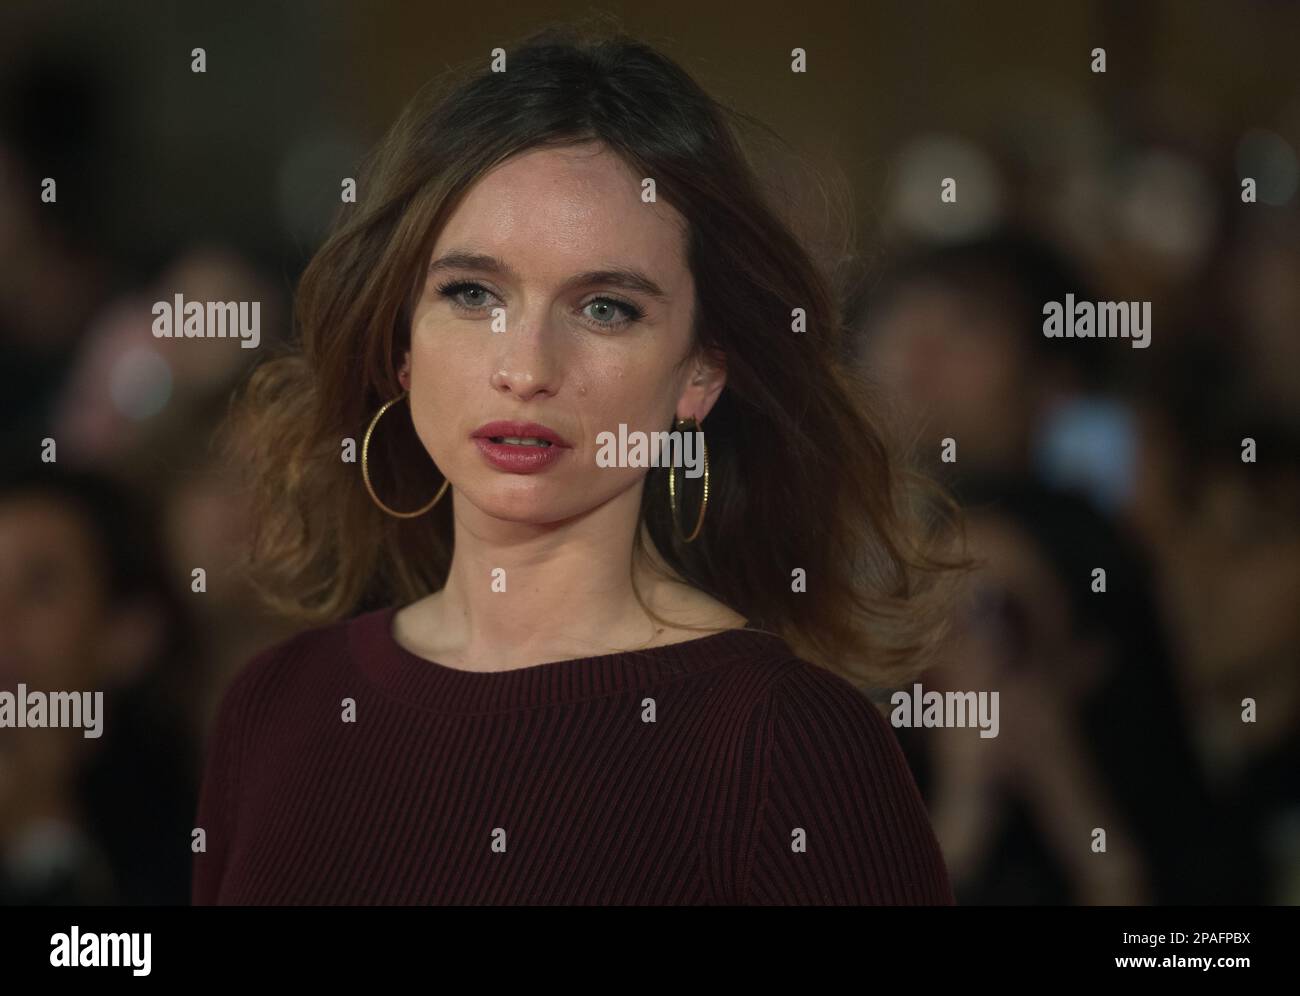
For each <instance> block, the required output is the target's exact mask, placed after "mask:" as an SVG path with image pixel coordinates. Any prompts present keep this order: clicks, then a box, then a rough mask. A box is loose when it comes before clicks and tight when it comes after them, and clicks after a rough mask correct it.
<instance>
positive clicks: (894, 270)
mask: <svg viewBox="0 0 1300 996" xmlns="http://www.w3.org/2000/svg"><path fill="white" fill-rule="evenodd" d="M591 11H602V12H609V13H610V14H612V15H614V16H615V17H617V18H618V19H619V20H620V22H621V23H622V25H623V26H624V27H626V28H627V29H628V30H629V31H631V32H633V33H635V34H638V35H641V36H643V37H644V38H645V40H647V41H650V42H652V43H655V44H658V45H660V46H662V47H663V48H664V49H665V50H666V51H667V52H668V54H670V55H672V56H673V57H675V58H677V59H678V60H679V61H681V63H682V64H683V65H684V66H685V68H687V69H688V70H689V71H690V72H692V73H693V74H695V75H696V77H697V78H698V79H699V80H700V82H701V83H702V84H703V85H704V86H705V87H706V88H708V89H709V90H710V91H712V92H713V93H714V94H715V95H717V96H718V97H720V98H721V99H723V100H724V101H727V102H729V103H732V104H733V105H735V106H737V107H739V108H740V109H742V110H744V111H747V112H749V113H751V114H754V115H756V116H758V117H759V118H761V119H763V120H764V121H766V122H767V123H769V124H770V125H771V126H772V127H773V128H774V129H775V130H776V131H777V132H778V133H780V134H781V135H782V136H784V137H785V138H786V139H787V140H788V142H789V143H790V145H791V146H792V147H793V149H794V150H795V151H796V154H797V155H796V159H797V160H798V165H799V166H800V168H803V169H805V170H806V171H807V172H806V175H807V176H809V177H820V178H825V180H826V186H825V187H823V186H822V185H821V182H820V180H808V181H807V182H803V181H800V180H799V179H798V178H797V177H798V175H800V174H797V173H795V174H788V175H787V178H786V181H785V182H786V184H787V186H786V187H785V188H784V189H785V192H786V194H787V195H789V197H790V202H789V203H788V205H787V207H788V208H789V210H790V212H791V215H792V218H793V219H794V220H795V221H796V222H798V223H800V225H801V231H805V232H807V233H816V234H815V235H814V234H809V235H808V237H809V238H817V239H819V240H821V241H820V242H819V245H821V246H823V247H825V246H830V247H834V246H835V245H836V244H837V243H836V239H837V238H838V237H839V236H841V235H843V233H844V232H845V231H854V232H856V234H857V238H858V245H859V249H860V251H861V253H862V260H861V261H862V263H863V264H864V269H863V272H864V274H865V278H864V279H862V280H859V281H857V282H856V283H853V284H852V285H851V286H850V289H851V291H852V293H851V295H850V296H849V298H848V301H847V307H848V315H849V319H850V321H851V323H852V326H853V329H854V331H855V334H856V339H855V344H854V351H855V352H854V360H855V362H858V363H861V364H863V365H864V367H865V368H866V369H867V370H868V371H869V372H870V373H871V375H872V376H873V377H874V378H875V379H876V380H877V381H878V382H879V383H880V385H881V387H882V389H883V390H884V391H885V392H886V396H888V397H890V398H891V399H892V407H891V409H890V410H891V412H892V413H893V415H894V416H895V418H894V421H896V422H897V429H898V431H899V432H900V433H902V434H903V439H904V442H906V443H907V444H908V445H910V446H911V447H912V450H913V452H914V454H915V455H916V457H917V459H918V460H919V461H920V462H921V463H922V464H923V465H924V466H925V468H926V469H927V470H928V471H929V472H930V473H932V474H934V475H935V476H937V477H939V478H940V479H941V480H942V481H943V482H944V483H945V484H946V485H947V486H948V487H949V488H950V489H951V490H952V491H953V493H954V494H956V495H957V496H958V498H959V499H960V500H961V502H962V503H963V505H964V506H965V507H966V509H967V514H968V517H969V533H970V540H971V544H972V552H973V553H975V554H976V556H978V557H979V558H980V561H981V565H982V566H981V568H980V569H979V570H978V571H976V572H975V573H973V574H972V575H971V576H970V578H969V583H968V584H967V587H966V591H965V593H964V597H963V600H962V610H961V614H960V617H959V618H958V619H957V620H956V625H955V626H954V631H953V634H952V637H951V639H950V642H949V645H948V646H947V647H946V648H945V651H944V655H943V659H942V663H941V664H940V665H939V666H938V667H937V668H936V669H935V670H933V671H931V672H929V673H927V674H926V675H925V676H924V679H923V681H924V684H925V686H926V687H927V688H950V689H959V690H991V689H997V690H999V692H1000V695H1001V734H1000V736H999V737H998V738H996V739H994V740H984V739H980V738H978V737H977V736H975V735H974V733H973V731H971V730H900V731H899V735H900V740H901V741H902V742H903V745H904V748H905V750H906V752H907V755H908V757H909V760H910V761H911V763H912V765H913V769H914V771H915V773H916V775H917V778H918V781H919V783H920V784H921V787H922V790H923V793H924V794H925V796H926V800H927V804H928V805H929V807H930V811H931V815H932V817H933V819H934V822H935V827H936V831H937V832H938V834H939V837H940V841H941V843H942V845H943V847H944V852H945V855H946V857H947V860H948V862H949V866H950V871H951V873H952V875H953V879H954V884H955V887H956V891H957V896H958V900H959V901H960V902H963V903H1041V904H1066V903H1069V904H1073V903H1176V902H1188V903H1212V902H1244V903H1288V904H1294V903H1297V902H1300V798H1298V792H1297V789H1298V787H1300V777H1297V772H1298V771H1300V764H1298V763H1297V762H1300V740H1298V739H1297V737H1298V736H1300V611H1298V610H1300V522H1298V519H1297V509H1300V471H1298V469H1297V468H1298V467H1300V463H1298V462H1297V455H1298V453H1300V384H1298V383H1297V381H1298V379H1300V355H1298V354H1300V191H1298V189H1297V188H1298V186H1300V165H1298V163H1297V154H1298V150H1300V4H1297V3H1294V2H1290V0H1245V2H1235V3H1227V2H1224V3H1203V4H1202V3H1197V4H1190V3H1181V2H1173V0H1170V2H1161V3H1155V2H1152V3H1142V4H1133V3H1128V2H1120V0H1116V2H1080V0H1073V2H1056V3H1052V4H1025V3H1020V2H1001V3H982V4H978V5H975V4H970V5H958V4H931V3H920V2H916V0H907V2H894V3H874V4H870V5H848V4H845V5H844V6H843V7H842V8H839V7H835V6H832V5H820V4H811V5H810V4H799V5H797V8H790V6H789V5H785V4H774V3H760V4H747V5H744V7H743V9H742V8H740V7H734V6H733V7H732V8H731V9H729V10H710V9H703V8H701V7H700V5H697V4H686V3H676V2H672V0H664V2H660V3H657V4H655V5H653V8H648V7H641V6H638V5H635V4H605V5H582V4H563V3H556V4H550V5H545V6H544V5H540V4H538V5H534V6H533V7H532V8H531V9H528V10H527V11H526V12H523V13H521V11H520V9H519V8H518V7H517V6H516V5H513V4H505V3H498V2H486V3H480V4H477V5H475V7H474V8H473V9H472V10H464V9H457V8H454V7H451V6H448V5H437V4H427V3H414V2H409V3H408V2H399V3H364V4H363V3H360V2H354V3H343V2H324V3H305V2H274V0H269V2H263V3H259V4H255V5H219V6H216V7H212V8H211V9H209V5H199V4H191V5H184V4H177V5H173V4H163V3H133V4H113V5H109V4H93V3H64V2H58V0H41V2H38V3H22V2H12V0H11V2H9V3H6V4H5V6H4V9H3V11H0V357H3V359H2V360H0V431H2V432H3V451H2V452H0V461H2V463H0V688H3V689H6V690H10V691H12V690H14V689H15V688H16V686H17V684H18V683H19V682H26V683H27V684H28V686H29V687H32V688H39V687H46V688H51V689H55V688H58V689H91V688H94V689H103V690H105V692H106V698H107V700H108V718H107V721H106V725H105V729H106V734H105V736H104V737H103V739H102V740H84V739H82V738H81V737H80V734H79V732H77V731H46V732H48V733H50V734H51V735H50V736H36V735H33V733H32V731H16V730H0V850H2V851H3V865H2V866H0V902H4V903H10V904H14V903H47V902H73V903H101V902H128V903H168V902H177V903H184V902H187V901H188V886H189V862H190V851H189V839H190V838H189V834H190V829H191V827H192V820H193V811H194V803H195V799H196V792H197V777H198V771H199V758H200V757H201V750H202V745H203V741H204V738H205V737H206V735H207V731H208V729H209V724H210V722H211V718H212V715H213V710H214V708H215V705H216V702H217V701H218V699H219V696H220V694H221V692H222V691H223V690H224V688H225V686H226V683H227V682H228V681H229V679H230V677H231V675H232V674H233V673H234V672H235V671H236V670H237V669H238V668H239V667H240V666H241V665H242V664H244V663H245V662H246V661H247V660H248V658H249V657H250V656H251V654H252V653H254V652H255V651H257V650H259V649H261V648H262V647H264V646H266V645H267V644H269V643H270V642H272V641H273V640H275V639H278V638H279V637H281V636H284V635H287V634H288V633H289V632H291V630H292V627H291V626H289V625H288V624H286V622H285V621H283V620H278V619H275V618H272V617H270V616H268V615H267V614H266V613H264V612H263V611H262V610H261V609H259V607H258V606H257V604H256V603H255V601H254V599H253V598H252V594H251V592H250V591H249V590H248V588H247V586H246V585H245V584H244V582H243V581H242V580H241V579H240V577H239V574H238V572H237V571H236V570H235V569H234V567H235V561H236V556H237V553H238V550H239V543H240V540H241V538H242V537H243V536H245V535H246V534H247V531H248V526H247V519H246V513H245V508H244V502H243V496H242V494H241V493H240V489H239V486H238V485H237V483H236V477H235V475H234V474H233V473H232V472H231V468H229V467H227V466H224V465H223V464H222V462H221V460H220V459H219V458H218V457H217V456H216V454H215V452H214V450H213V448H212V447H211V446H210V440H211V434H212V430H213V429H214V427H215V426H216V424H217V421H218V420H219V419H220V417H221V415H222V413H223V412H224V410H225V406H226V404H227V401H228V398H229V396H230V392H231V390H232V388H233V387H234V385H235V384H237V383H238V381H239V379H240V378H241V377H242V376H243V375H244V374H245V373H246V372H247V369H248V367H249V365H250V364H252V363H254V362H256V361H257V359H258V358H259V357H260V356H262V355H264V351H265V350H266V349H267V348H271V347H273V346H274V344H276V343H277V342H280V341H283V340H284V339H286V338H287V337H288V334H289V328H288V316H289V314H290V311H289V301H290V297H291V292H292V288H293V286H294V283H295V281H296V279H297V276H298V274H299V273H300V272H301V269H302V267H303V265H304V264H305V262H306V260H307V259H308V258H309V257H310V254H311V253H312V251H313V250H314V249H315V247H316V246H317V245H318V244H319V242H320V240H321V238H322V236H323V233H324V232H325V230H326V227H327V225H328V223H329V222H330V220H331V219H332V218H333V216H334V214H335V212H336V211H337V210H338V208H339V192H340V182H341V180H342V178H343V177H349V176H355V175H356V169H357V165H358V161H359V158H360V157H361V155H362V154H363V153H364V152H365V151H366V150H367V149H368V148H369V147H370V146H371V145H372V144H373V143H374V141H376V140H377V138H378V137H379V136H380V135H381V134H382V132H383V130H384V129H385V128H386V127H387V125H388V124H389V123H390V122H391V121H392V120H393V118H394V116H395V115H396V113H397V112H398V110H399V108H400V107H401V106H402V104H403V103H404V102H405V101H406V100H407V99H408V98H409V97H410V96H411V95H412V94H413V92H414V91H415V89H416V88H417V87H418V86H419V85H420V84H422V83H423V82H425V81H426V80H427V79H428V78H429V77H430V76H432V75H433V74H434V73H436V72H438V71H440V70H442V69H443V68H444V67H445V66H447V65H448V64H450V63H459V62H461V61H462V60H465V59H468V58H481V59H482V60H483V62H484V64H486V62H487V60H488V58H489V52H490V50H491V49H492V48H493V47H496V46H503V47H508V46H509V45H510V44H511V43H512V42H513V41H514V40H515V39H516V38H517V37H519V36H520V35H522V34H523V33H524V32H526V31H527V30H529V29H531V28H535V27H540V26H542V25H543V24H544V23H547V22H549V21H553V20H563V19H568V18H570V17H573V16H577V15H582V14H586V13H589V12H591ZM195 47H202V48H203V49H205V52H206V59H207V66H206V72H204V73H194V72H192V71H191V58H192V57H191V50H192V49H194V48H195ZM795 47H802V48H804V49H806V50H807V53H808V70H809V71H808V72H807V73H805V74H794V73H791V72H790V69H789V64H790V51H791V49H792V48H795ZM1097 47H1101V48H1104V49H1105V51H1106V71H1105V73H1094V72H1093V71H1091V68H1090V67H1091V64H1092V60H1093V57H1092V54H1091V53H1092V50H1093V49H1094V48H1097ZM791 176H794V177H795V179H790V177H791ZM47 177H49V178H53V179H55V180H56V183H57V200H56V201H55V202H53V203H46V202H43V201H42V199H41V190H42V182H43V180H44V179H45V178H47ZM945 177H952V178H954V179H956V181H957V192H958V197H957V201H956V203H941V202H940V198H939V189H940V182H941V181H942V180H943V179H944V178H945ZM1247 177H1249V178H1252V179H1253V180H1254V181H1255V183H1256V200H1255V202H1253V203H1244V202H1243V200H1242V196H1241V190H1242V180H1243V179H1244V178H1247ZM837 183H839V184H841V185H843V187H844V189H846V190H847V191H848V192H849V194H850V196H851V198H852V200H851V202H849V203H850V214H849V215H848V216H846V217H844V219H843V221H844V224H842V225H840V224H835V223H834V222H835V218H836V215H835V212H834V210H833V208H834V205H835V203H836V202H835V201H834V200H833V198H826V197H824V196H823V195H825V194H826V192H827V191H828V190H832V191H833V190H834V189H835V184H837ZM828 218H829V219H830V220H831V224H827V219H828ZM805 222H806V224H804V223H805ZM822 258H824V259H826V260H827V261H828V262H830V263H837V262H841V260H839V259H838V258H837V257H836V256H835V254H834V249H833V248H831V249H828V250H826V251H825V252H824V253H822ZM177 293H182V294H183V295H184V296H185V298H186V299H187V300H237V301H238V300H244V301H254V300H255V301H260V302H261V307H262V323H261V328H262V340H261V343H262V344H261V348H260V349H241V348H239V343H238V342H237V341H234V340H229V339H227V340H189V341H187V342H186V343H185V347H184V348H183V349H175V348H169V347H172V346H175V345H178V344H177V343H175V342H174V341H171V340H163V339H155V338H154V337H153V336H152V335H151V332H150V326H151V322H152V314H151V311H150V309H151V306H152V304H153V302H155V301H158V300H167V301H170V300H171V299H172V298H173V296H174V295H175V294H177ZM1066 293H1073V294H1074V295H1075V297H1076V299H1080V300H1083V299H1087V300H1094V301H1098V300H1113V301H1149V302H1151V306H1152V315H1153V329H1152V338H1151V345H1150V346H1149V348H1146V349H1134V348H1132V347H1131V345H1130V343H1129V342H1128V341H1125V340H1088V339H1080V340H1059V339H1051V340H1049V339H1046V338H1045V337H1044V336H1043V335H1042V331H1041V330H1042V304H1043V303H1044V302H1045V301H1049V300H1058V301H1059V300H1062V299H1063V298H1064V295H1065V294H1066ZM47 437H49V438H53V439H54V440H56V442H57V447H58V449H57V453H58V462H57V465H51V464H47V463H41V462H40V460H39V456H40V453H41V446H42V440H43V439H45V438H47ZM1246 438H1249V439H1253V440H1254V441H1255V445H1256V453H1257V455H1256V459H1255V460H1254V462H1245V461H1243V459H1242V440H1243V439H1246ZM945 439H952V440H954V441H955V442H956V447H957V451H956V453H957V459H956V460H955V462H951V463H945V462H942V461H940V460H939V454H940V452H941V445H942V442H943V440H945ZM196 567H202V568H203V569H204V570H205V571H206V574H207V585H206V591H204V592H202V593H197V592H194V591H192V590H191V572H192V571H193V570H194V569H195V568H196ZM1097 567H1103V568H1105V569H1106V571H1107V579H1108V580H1107V590H1106V593H1105V594H1099V593H1095V592H1094V591H1093V590H1092V587H1091V584H1092V570H1093V569H1094V568H1097ZM1247 698H1249V699H1253V700H1255V702H1256V704H1257V718H1256V721H1254V722H1243V719H1242V713H1243V705H1242V701H1243V699H1247ZM59 732H63V733H69V732H71V734H72V735H70V736H68V737H66V738H63V739H60V738H59V736H58V733H59ZM1097 826H1102V827H1106V828H1107V830H1108V850H1107V853H1106V854H1105V855H1104V856H1102V855H1097V854H1093V853H1092V852H1091V851H1090V849H1089V848H1088V847H1087V843H1088V842H1089V841H1090V836H1089V835H1090V833H1091V830H1092V828H1093V827H1097Z"/></svg>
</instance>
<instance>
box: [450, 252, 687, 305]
mask: <svg viewBox="0 0 1300 996" xmlns="http://www.w3.org/2000/svg"><path fill="white" fill-rule="evenodd" d="M443 270H481V271H483V272H485V273H497V274H501V275H502V276H505V277H508V278H510V279H512V280H514V281H516V282H518V279H519V277H518V274H516V273H515V271H514V270H512V269H511V268H510V267H509V266H507V265H506V264H505V263H504V262H503V261H502V260H500V259H497V257H495V256H490V255H487V254H486V253H477V252H468V251H466V250H463V249H453V250H452V251H450V252H447V253H444V254H443V255H441V256H439V257H438V258H437V259H435V260H434V261H433V262H432V263H430V264H429V272H430V273H437V272H440V271H443ZM584 284H605V285H607V286H610V287H622V288H623V289H624V290H629V291H637V292H639V293H641V294H645V295H647V296H648V297H653V298H656V299H658V300H660V301H663V300H667V298H668V295H667V294H665V293H664V291H663V288H662V287H660V286H659V285H658V284H657V283H655V282H654V281H653V280H651V279H650V278H649V277H647V276H646V275H645V274H644V273H642V272H641V271H640V270H636V269H633V268H631V267H628V266H610V267H606V268H604V269H601V270H587V271H586V272H585V273H579V274H577V275H576V276H573V277H570V278H569V279H568V280H566V281H565V282H564V286H565V287H566V288H568V287H578V286H581V285H584Z"/></svg>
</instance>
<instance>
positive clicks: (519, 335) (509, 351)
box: [490, 312, 562, 401]
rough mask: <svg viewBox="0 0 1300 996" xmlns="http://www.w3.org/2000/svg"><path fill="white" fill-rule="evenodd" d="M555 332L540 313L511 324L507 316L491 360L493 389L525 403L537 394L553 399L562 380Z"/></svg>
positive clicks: (497, 336) (528, 315)
mask: <svg viewBox="0 0 1300 996" xmlns="http://www.w3.org/2000/svg"><path fill="white" fill-rule="evenodd" d="M559 331H560V330H558V329H556V328H555V327H554V326H553V324H552V322H551V320H550V318H549V316H548V315H546V314H545V313H543V312H537V313H533V314H525V315H524V316H523V317H521V318H520V319H519V320H518V321H517V322H514V323H513V324H512V323H511V322H510V320H509V314H508V313H507V320H506V328H505V331H504V332H499V333H496V338H497V339H498V340H500V342H499V346H498V349H497V351H496V353H495V356H494V360H493V372H492V375H491V378H490V382H491V385H492V388H493V389H494V390H496V391H500V392H502V393H505V394H513V395H514V396H515V397H517V398H519V399H520V400H521V401H528V400H529V399H531V398H532V397H534V396H535V395H537V394H541V393H545V394H549V395H552V396H553V395H554V394H555V392H556V391H558V390H559V387H560V382H561V380H562V376H561V366H562V361H561V357H560V356H559V355H558V353H559V350H560V347H559V344H558V343H557V342H556V336H557V334H558V333H559Z"/></svg>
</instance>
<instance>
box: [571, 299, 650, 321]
mask: <svg viewBox="0 0 1300 996" xmlns="http://www.w3.org/2000/svg"><path fill="white" fill-rule="evenodd" d="M592 307H598V308H601V309H604V315H601V316H599V317H598V316H596V315H592V316H591V317H592V318H593V319H594V320H595V321H596V322H597V323H598V324H600V325H624V324H631V323H632V322H635V321H640V320H641V319H642V318H643V317H645V312H644V311H642V310H641V309H640V308H638V307H637V306H636V305H635V304H631V303H630V302H628V301H620V300H619V299H618V298H614V297H597V298H592V299H591V300H590V301H589V302H587V304H586V305H585V306H584V308H583V311H584V312H585V311H586V310H587V308H592ZM615 309H619V310H621V311H622V312H623V318H622V319H621V320H614V321H610V320H608V318H607V317H606V316H609V317H613V313H614V311H615Z"/></svg>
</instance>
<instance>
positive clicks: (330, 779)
mask: <svg viewBox="0 0 1300 996" xmlns="http://www.w3.org/2000/svg"><path fill="white" fill-rule="evenodd" d="M395 611H396V610H395V608H385V609H378V610H375V611H372V612H367V613H364V614H361V615H358V616H356V617H355V618H353V619H350V620H347V621H344V622H341V623H336V624H334V625H330V626H321V627H317V628H315V629H311V630H307V631H306V632H303V633H300V634H298V635H297V636H294V637H292V638H290V639H288V640H285V641H283V642H282V643H280V644H278V645H276V646H274V647H272V648H270V649H268V650H266V651H263V652H262V653H261V654H258V655H257V656H256V657H254V658H253V659H252V660H251V661H250V662H249V663H248V665H246V666H245V667H244V668H243V670H242V671H241V672H240V673H239V674H238V675H237V677H236V678H235V680H234V682H233V683H232V685H231V687H230V688H229V689H228V691H227V692H226V694H225V696H224V698H223V699H222V702H221V706H220V709H219V712H218V716H217V723H216V726H215V728H214V730H213V733H212V736H211V739H210V740H209V743H208V750H207V755H206V759H205V771H204V781H203V786H202V791H201V795H200V800H199V808H198V814H197V818H196V822H195V826H197V827H202V828H203V829H204V830H205V831H206V846H207V850H206V852H205V853H200V854H196V855H195V856H194V878H193V896H192V898H193V901H194V903H196V904H212V903H221V904H391V905H399V904H417V903H423V904H488V905H512V904H545V905H558V904H640V905H659V904H730V905H744V904H845V903H862V904H880V903H890V904H895V903H932V904H951V903H952V902H953V895H952V890H951V886H950V884H949V881H948V876H947V872H946V869H945V867H944V863H943V858H942V856H941V855H940V852H939V847H938V844H937V842H936V840H935V836H934V833H933V831H932V829H931V827H930V823H929V820H928V817H927V814H926V811H925V808H924V805H923V803H922V801H921V797H920V794H919V793H918V791H917V788H916V783H915V782H914V781H913V779H912V776H911V773H910V772H909V770H908V768H907V764H906V762H905V760H904V757H903V754H902V750H901V749H900V747H899V745H898V741H897V740H896V739H895V737H894V733H893V730H892V729H891V728H890V726H889V724H888V722H887V721H886V720H885V719H884V717H883V716H882V715H881V714H880V712H879V711H878V710H877V709H876V707H875V706H874V705H872V704H871V702H870V701H869V700H868V699H867V698H866V697H865V696H864V695H863V694H862V693H860V692H859V691H858V690H856V689H855V688H854V687H853V686H852V685H851V684H849V683H848V682H847V681H845V680H844V679H842V678H840V677H838V676H837V675H834V674H831V673H830V672H828V671H826V670H824V669H822V668H820V667H818V666H816V665H813V664H811V663H808V662H806V661H803V660H800V659H798V658H797V657H795V655H794V654H793V653H792V651H791V650H790V647H789V646H788V645H787V644H786V643H785V642H784V641H783V640H782V639H780V638H779V637H777V636H775V635H772V634H769V633H764V632H762V631H759V630H754V629H743V630H728V631H726V632H723V633H718V634H715V635H712V636H705V637H700V638H697V639H693V640H688V641H686V642H684V643H678V644H673V645H670V646H666V647H655V648H652V649H650V650H644V651H636V652H624V653H614V654H606V655H602V656H598V657H588V658H582V659H575V660H566V661H555V662H549V663H544V664H538V665H535V666H532V667H526V668H521V669H517V670H511V671H498V672H486V673H485V672H472V671H463V670H458V669H455V668H450V667H446V666H444V665H441V664H438V663H435V662H433V661H428V660H424V659H422V658H420V657H417V656H415V655H414V654H412V653H410V652H409V651H407V650H406V649H405V648H403V647H402V646H401V645H400V644H398V643H397V642H396V641H395V640H394V639H393V636H392V630H391V626H392V620H393V615H394V613H395ZM345 700H351V701H353V702H355V722H346V721H345V719H344V714H345V707H346V706H347V702H346V701H345ZM651 720H652V721H651ZM801 842H802V848H801V847H800V846H799V845H800V843H801Z"/></svg>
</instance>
